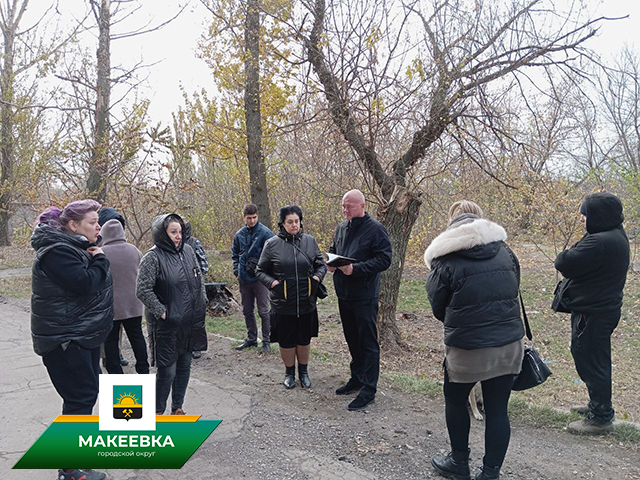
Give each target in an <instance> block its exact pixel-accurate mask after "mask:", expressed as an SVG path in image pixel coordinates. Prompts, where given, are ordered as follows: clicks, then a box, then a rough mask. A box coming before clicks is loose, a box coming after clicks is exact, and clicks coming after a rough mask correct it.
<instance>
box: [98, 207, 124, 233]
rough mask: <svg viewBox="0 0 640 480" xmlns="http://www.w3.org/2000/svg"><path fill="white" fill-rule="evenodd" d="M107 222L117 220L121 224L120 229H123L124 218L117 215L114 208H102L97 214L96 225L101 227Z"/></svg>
mask: <svg viewBox="0 0 640 480" xmlns="http://www.w3.org/2000/svg"><path fill="white" fill-rule="evenodd" d="M109 220H118V221H119V222H120V223H121V224H122V228H124V227H125V221H124V217H123V216H122V215H121V214H119V213H118V212H117V211H116V209H115V208H112V207H104V208H101V209H100V211H99V212H98V223H99V224H100V226H101V227H103V226H104V224H105V223H107V222H108V221H109Z"/></svg>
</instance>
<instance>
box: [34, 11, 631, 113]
mask: <svg viewBox="0 0 640 480" xmlns="http://www.w3.org/2000/svg"><path fill="white" fill-rule="evenodd" d="M353 1H358V0H353ZM564 1H567V0H557V4H562V3H563V2H564ZM585 3H586V4H587V5H588V8H589V9H590V10H592V11H593V12H594V13H595V14H597V15H602V16H607V17H621V16H624V15H629V18H628V19H625V20H620V21H617V22H609V24H605V25H603V26H602V28H601V34H600V36H599V37H598V38H597V39H595V40H594V41H593V43H592V44H591V46H592V47H593V48H594V49H596V50H598V51H599V52H601V53H602V54H605V55H607V54H613V53H615V52H617V51H618V50H619V49H620V48H621V47H622V45H624V44H625V43H628V44H631V45H635V47H636V48H638V49H640V0H603V1H600V0H585ZM50 4H51V3H50V0H31V2H30V7H29V12H28V14H29V15H28V17H27V19H28V18H34V17H35V16H37V15H41V12H42V10H43V9H44V8H46V6H48V5H50ZM140 4H141V7H142V8H141V10H140V11H139V12H137V13H136V15H135V16H132V18H131V22H130V23H129V25H132V26H133V25H139V22H140V19H149V20H150V21H151V22H152V23H153V24H158V23H162V22H163V21H165V20H167V19H168V18H171V17H172V16H173V15H175V13H176V12H177V11H178V9H179V7H178V5H184V4H185V1H176V0H140ZM58 10H59V11H60V13H61V16H63V17H64V18H69V15H70V14H74V15H76V16H80V15H81V14H82V12H84V11H85V10H86V3H85V1H84V0H60V4H59V7H58ZM209 17H210V14H209V13H208V11H207V10H206V9H205V8H204V7H203V6H202V4H201V3H200V1H199V0H191V1H190V2H189V3H188V7H187V9H186V10H185V11H184V12H183V13H182V15H180V16H179V17H178V18H177V19H176V20H174V21H173V22H172V23H170V24H169V25H167V26H166V27H164V28H163V29H162V30H160V31H157V32H152V33H150V34H147V35H143V36H138V37H133V38H128V39H124V40H119V41H116V42H113V43H112V64H118V63H119V64H122V65H124V66H127V65H132V64H134V63H136V62H137V61H139V60H141V59H142V60H144V62H146V63H153V62H159V63H158V64H157V65H155V66H153V67H151V68H150V69H149V80H148V83H147V85H146V87H145V90H144V92H142V94H143V95H144V96H146V97H147V98H149V99H150V100H151V110H150V115H151V118H152V120H153V122H154V123H156V122H162V123H164V124H165V125H166V124H168V123H169V122H170V121H171V112H174V111H175V110H177V108H178V106H179V105H181V104H182V103H183V100H182V92H181V90H180V87H181V86H182V87H184V89H185V90H186V92H188V93H192V92H194V91H197V90H200V89H201V88H203V87H204V88H206V89H207V90H209V91H213V90H214V88H215V87H214V85H213V80H212V78H211V74H210V71H209V69H208V67H207V66H206V64H205V63H204V61H203V60H200V59H199V58H197V57H196V49H197V43H198V40H199V38H200V36H201V35H202V33H203V32H204V31H205V30H206V23H207V19H208V18H209ZM129 28H131V27H129ZM126 29H127V25H119V26H117V27H116V28H115V30H116V31H118V32H122V31H124V30H126ZM94 42H95V43H94V45H95V44H97V41H95V40H94Z"/></svg>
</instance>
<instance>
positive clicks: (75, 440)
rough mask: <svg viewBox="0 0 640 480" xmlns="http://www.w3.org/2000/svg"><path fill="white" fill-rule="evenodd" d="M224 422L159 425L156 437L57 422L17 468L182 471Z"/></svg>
mask: <svg viewBox="0 0 640 480" xmlns="http://www.w3.org/2000/svg"><path fill="white" fill-rule="evenodd" d="M220 422H221V420H198V421H196V422H167V423H160V422H159V423H156V430H155V431H100V430H98V423H97V422H90V423H58V422H54V423H52V424H51V425H50V426H49V428H47V429H46V430H45V432H44V433H43V434H42V435H41V436H40V438H39V439H38V440H37V441H36V442H35V443H34V444H33V445H32V446H31V448H30V449H29V450H28V451H27V452H26V453H25V454H24V455H23V456H22V458H21V459H20V460H19V461H18V463H16V464H15V466H14V467H13V468H52V469H53V468H71V467H75V466H78V465H80V466H82V467H84V468H94V469H96V468H102V469H104V468H107V469H110V468H163V469H164V468H181V467H182V466H183V465H184V464H185V463H186V462H187V460H189V458H190V457H191V455H193V454H194V452H195V451H196V450H197V449H198V447H200V445H202V443H203V442H204V441H205V440H206V439H207V438H208V437H209V435H211V433H212V432H213V431H214V430H215V429H216V427H217V426H218V425H219V424H220Z"/></svg>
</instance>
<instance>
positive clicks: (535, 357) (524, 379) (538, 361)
mask: <svg viewBox="0 0 640 480" xmlns="http://www.w3.org/2000/svg"><path fill="white" fill-rule="evenodd" d="M504 246H505V248H506V249H507V252H509V255H510V256H511V260H512V261H513V271H514V272H515V274H516V277H517V278H518V280H520V275H519V270H518V268H517V266H516V265H517V262H516V256H515V254H514V253H513V252H512V251H511V249H510V248H509V246H508V245H507V244H506V243H505V244H504ZM518 297H520V307H521V309H522V318H523V319H524V328H525V334H526V335H527V338H528V339H529V342H531V345H530V346H528V347H525V348H524V356H523V357H522V368H521V369H520V373H519V374H518V375H516V377H515V378H514V379H513V385H512V386H511V390H517V391H520V390H527V389H529V388H533V387H535V386H537V385H540V384H541V383H544V381H545V380H546V379H547V378H548V377H549V375H551V370H550V369H549V367H548V366H547V364H546V363H544V361H543V360H542V358H541V357H540V354H539V353H538V351H537V350H536V349H535V348H533V334H532V333H531V327H529V319H528V318H527V311H526V309H525V308H524V301H523V300H522V293H521V292H520V291H519V290H518Z"/></svg>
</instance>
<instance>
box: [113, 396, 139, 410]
mask: <svg viewBox="0 0 640 480" xmlns="http://www.w3.org/2000/svg"><path fill="white" fill-rule="evenodd" d="M117 402H118V403H116V405H118V406H121V407H125V406H126V407H134V406H139V405H140V404H139V403H138V397H136V396H135V395H134V394H132V393H123V394H121V395H120V396H119V397H118V399H117Z"/></svg>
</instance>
